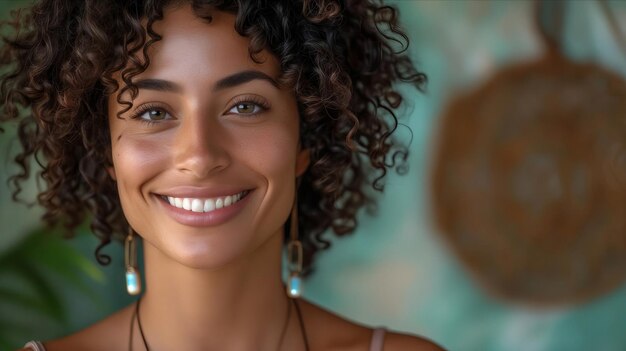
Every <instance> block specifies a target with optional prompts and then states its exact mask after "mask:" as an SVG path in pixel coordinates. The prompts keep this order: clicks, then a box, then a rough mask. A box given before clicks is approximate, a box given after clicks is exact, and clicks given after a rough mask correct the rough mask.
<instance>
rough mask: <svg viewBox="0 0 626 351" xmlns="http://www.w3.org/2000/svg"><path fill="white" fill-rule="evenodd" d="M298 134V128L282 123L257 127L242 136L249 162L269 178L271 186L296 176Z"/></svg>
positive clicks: (243, 146)
mask: <svg viewBox="0 0 626 351" xmlns="http://www.w3.org/2000/svg"><path fill="white" fill-rule="evenodd" d="M297 135H298V134H297V128H294V127H292V126H290V125H281V126H280V128H279V127H275V128H266V129H257V130H255V131H254V132H253V133H249V135H246V136H244V138H242V140H243V142H242V144H241V147H242V149H245V150H246V154H247V155H248V156H247V159H248V160H249V164H251V165H252V167H253V168H254V169H256V170H257V171H258V172H259V173H261V174H262V175H263V176H264V177H265V178H267V181H268V182H269V183H270V186H275V185H276V184H271V183H275V182H278V181H280V182H285V181H287V183H289V182H288V181H289V180H290V179H292V178H295V168H296V155H297V147H298V139H297ZM281 185H283V186H286V185H288V184H281Z"/></svg>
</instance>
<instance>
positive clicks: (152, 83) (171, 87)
mask: <svg viewBox="0 0 626 351" xmlns="http://www.w3.org/2000/svg"><path fill="white" fill-rule="evenodd" d="M255 79H260V80H265V81H268V82H270V83H271V84H272V85H273V86H275V87H276V88H278V87H279V85H278V82H277V81H276V80H275V79H274V78H272V77H270V76H268V75H267V74H265V73H263V72H261V71H257V70H247V71H241V72H237V73H234V74H231V75H229V76H226V77H224V78H222V79H220V80H218V81H217V82H216V83H215V85H213V91H214V92H215V91H219V90H224V89H228V88H232V87H235V86H238V85H241V84H244V83H248V82H250V81H253V80H255ZM134 84H135V86H136V87H137V88H139V89H148V90H156V91H165V92H174V93H180V92H182V91H183V88H182V86H180V85H178V84H176V83H174V82H172V81H169V80H164V79H140V80H138V81H136V82H135V83H134Z"/></svg>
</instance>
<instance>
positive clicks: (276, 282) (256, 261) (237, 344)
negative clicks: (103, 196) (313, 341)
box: [134, 234, 293, 351]
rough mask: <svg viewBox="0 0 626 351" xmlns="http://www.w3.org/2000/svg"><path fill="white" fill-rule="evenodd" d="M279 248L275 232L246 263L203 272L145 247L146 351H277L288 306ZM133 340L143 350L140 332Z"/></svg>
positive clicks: (279, 238) (142, 313)
mask: <svg viewBox="0 0 626 351" xmlns="http://www.w3.org/2000/svg"><path fill="white" fill-rule="evenodd" d="M281 247H282V235H279V234H277V235H274V236H272V238H271V239H270V240H268V241H267V242H266V243H264V244H263V245H262V246H261V247H259V248H258V249H257V250H256V251H255V252H253V253H251V254H249V255H247V256H246V257H245V259H242V260H239V261H237V262H233V263H231V264H228V265H226V266H224V267H220V268H219V269H213V270H202V269H194V268H189V267H185V266H183V265H181V264H179V263H177V262H175V261H173V260H171V259H169V258H165V257H164V256H163V254H162V253H161V252H160V251H159V250H157V249H156V248H155V247H153V246H151V245H150V244H149V243H144V260H145V262H146V265H145V266H146V270H145V274H146V292H145V293H144V296H143V298H142V302H141V311H140V317H141V324H142V325H143V330H144V334H145V337H146V339H147V342H148V345H149V346H150V350H151V351H159V350H190V351H193V350H253V349H254V350H275V349H276V347H277V346H278V344H279V342H280V340H279V339H280V335H281V331H282V329H283V326H284V325H285V324H284V323H285V320H286V316H287V309H288V305H289V301H288V297H287V296H286V294H285V290H284V286H283V284H282V280H281ZM292 315H293V314H292ZM291 319H293V318H291ZM290 324H291V323H290ZM136 331H137V332H138V329H136ZM134 339H135V342H134V344H135V345H138V346H137V348H136V349H137V350H142V349H143V348H142V347H143V342H141V337H140V336H139V335H138V333H135V337H134Z"/></svg>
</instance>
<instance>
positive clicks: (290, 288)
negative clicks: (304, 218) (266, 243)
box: [287, 190, 303, 299]
mask: <svg viewBox="0 0 626 351" xmlns="http://www.w3.org/2000/svg"><path fill="white" fill-rule="evenodd" d="M296 194H297V190H296ZM290 222H291V223H290V224H291V225H290V230H289V237H290V239H289V244H287V267H288V268H289V277H288V278H287V296H289V297H290V298H292V299H297V298H298V297H300V296H301V295H302V278H301V277H300V274H301V273H302V261H303V250H302V243H301V242H300V240H298V197H297V195H296V197H295V198H294V201H293V208H292V209H291V219H290Z"/></svg>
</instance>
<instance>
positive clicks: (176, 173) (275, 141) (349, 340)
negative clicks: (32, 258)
mask: <svg viewBox="0 0 626 351" xmlns="http://www.w3.org/2000/svg"><path fill="white" fill-rule="evenodd" d="M156 30H157V31H158V32H159V33H161V34H162V35H163V38H164V39H163V40H162V41H161V42H159V43H158V44H156V45H155V46H154V47H153V49H152V51H151V52H150V57H151V64H150V66H149V68H148V70H147V71H146V72H144V73H142V74H141V75H140V76H138V77H137V78H136V79H135V80H136V81H140V80H147V79H152V80H164V81H168V82H169V87H168V89H167V90H155V89H151V88H149V87H144V88H141V89H140V91H139V95H138V96H137V98H136V99H135V100H134V102H133V104H134V106H133V109H132V110H131V111H129V113H126V114H124V115H122V116H121V117H122V118H117V112H118V111H120V110H121V109H122V106H120V105H119V104H118V103H117V101H116V99H115V94H114V95H112V96H111V98H110V99H109V125H110V129H111V140H112V154H113V165H114V166H113V168H111V169H109V170H108V172H109V173H110V175H111V176H112V177H113V179H115V180H116V182H117V186H118V190H119V194H120V199H121V203H122V207H123V210H124V214H125V216H126V218H127V219H128V221H129V223H130V224H131V226H132V227H133V228H134V230H135V231H136V232H137V233H138V234H139V235H140V236H141V237H142V238H143V245H144V256H145V257H144V259H145V266H146V272H145V280H146V287H145V289H144V290H145V293H144V297H143V299H142V304H141V321H142V325H143V329H144V331H145V336H146V338H147V340H148V343H149V344H150V346H151V349H152V350H190V351H194V350H276V348H277V346H278V344H279V338H280V334H281V330H282V327H283V325H284V323H285V321H286V315H287V308H288V304H289V300H288V298H287V296H286V295H285V291H284V286H283V285H282V281H281V249H282V236H283V224H284V223H285V221H286V220H287V218H288V216H289V213H290V211H291V208H292V204H293V200H294V195H295V182H296V179H297V177H298V176H299V175H301V174H302V173H304V172H305V171H306V168H307V166H308V164H309V153H308V151H307V150H303V149H301V148H300V146H299V140H298V135H299V131H298V128H299V124H298V118H299V116H298V111H297V104H296V98H295V96H294V95H293V92H292V91H290V90H287V89H280V88H278V87H276V86H275V85H274V84H272V82H270V81H268V80H267V79H264V78H256V79H252V80H249V81H247V82H245V83H242V84H237V85H235V86H231V87H227V88H223V89H215V86H216V84H217V82H218V81H220V80H222V79H223V78H225V77H227V76H230V75H232V74H236V73H238V72H242V71H250V70H254V71H256V72H261V73H263V74H264V75H266V76H267V77H271V78H273V79H276V77H278V75H279V73H280V68H279V64H278V61H277V59H276V58H275V57H273V56H272V55H270V54H269V53H267V52H264V53H263V55H262V58H263V62H262V63H261V64H257V63H254V62H253V61H252V60H251V59H250V57H249V55H248V51H247V50H248V43H249V42H248V39H247V38H244V37H241V36H239V35H238V34H237V33H236V32H235V30H234V16H233V15H230V14H226V13H221V12H215V14H214V20H213V22H211V23H210V24H209V23H206V22H204V21H203V20H201V19H199V18H197V17H195V15H194V14H193V13H192V11H191V8H190V7H187V6H183V7H178V8H174V9H169V10H167V11H166V12H165V17H164V20H163V21H161V22H158V23H157V24H156ZM208 63H210V64H208ZM172 86H176V88H175V89H170V88H172ZM250 99H253V100H252V101H254V102H252V103H250V104H248V103H245V102H246V101H250ZM242 102H243V104H241V103H242ZM257 102H262V103H263V104H265V105H266V107H267V108H265V107H261V106H257V105H255V104H256V103H257ZM146 105H149V106H151V109H152V110H151V111H152V112H148V113H144V114H142V115H140V116H139V118H135V119H133V118H131V115H133V112H135V111H137V109H139V108H141V107H142V106H146ZM148 119H152V122H154V123H146V121H145V120H148ZM177 186H191V187H197V188H202V189H210V190H211V191H217V192H220V191H222V192H225V194H228V192H231V193H234V192H237V191H240V190H245V189H251V190H252V192H251V193H250V194H249V195H248V196H247V199H245V201H246V202H245V204H244V206H243V207H242V208H241V209H240V210H239V211H238V212H237V213H236V214H235V215H234V216H233V217H231V218H229V219H228V220H226V221H223V222H222V223H219V224H217V225H209V226H199V227H198V226H189V225H184V224H181V223H179V222H177V221H175V220H174V219H173V218H171V217H170V216H169V215H168V214H167V213H166V210H165V207H164V206H167V205H164V203H163V202H162V201H161V200H160V199H159V194H161V195H172V194H168V192H171V191H172V189H173V188H175V187H177ZM173 195H175V194H173ZM300 306H301V308H302V314H303V318H304V323H305V326H306V331H307V335H308V340H309V344H310V347H311V350H368V349H369V344H370V341H371V333H372V330H371V329H370V328H367V327H364V326H361V325H358V324H356V323H353V322H351V321H349V320H346V319H344V318H342V317H340V316H337V315H335V314H332V313H330V312H328V311H326V310H324V309H322V308H320V307H318V306H316V305H314V304H312V303H309V302H307V301H305V300H303V299H301V300H300ZM133 309H134V305H131V306H128V307H127V308H125V309H123V310H121V311H119V312H117V313H115V314H113V315H112V316H109V317H107V318H106V319H104V320H103V321H101V322H99V323H97V324H95V325H93V326H91V327H89V328H87V329H84V330H82V331H79V332H77V333H75V334H73V335H70V336H68V337H64V338H61V339H58V340H53V341H49V342H47V343H45V345H46V348H47V350H48V351H56V350H78V349H80V350H109V351H110V350H128V340H129V326H130V320H131V316H132V312H133ZM164 316H167V317H164ZM133 349H134V350H144V347H143V343H142V341H141V338H140V336H139V333H138V330H137V327H136V326H135V333H134V338H133ZM281 349H282V350H304V344H303V341H302V336H301V334H300V330H299V324H298V320H297V318H296V314H295V310H293V311H292V313H291V318H289V320H287V329H286V333H285V338H284V340H283V342H282V348H281ZM385 350H441V349H440V348H439V347H437V346H436V345H434V344H432V343H431V342H429V341H427V340H424V339H421V338H418V337H414V336H410V335H403V334H397V333H387V334H386V338H385Z"/></svg>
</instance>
